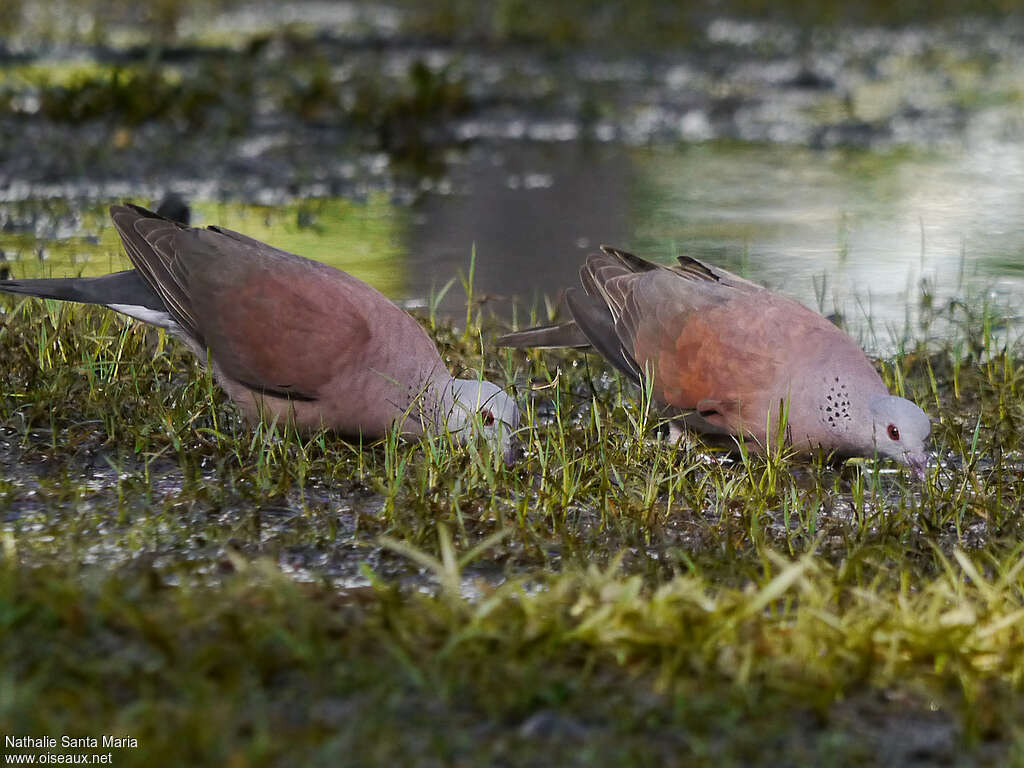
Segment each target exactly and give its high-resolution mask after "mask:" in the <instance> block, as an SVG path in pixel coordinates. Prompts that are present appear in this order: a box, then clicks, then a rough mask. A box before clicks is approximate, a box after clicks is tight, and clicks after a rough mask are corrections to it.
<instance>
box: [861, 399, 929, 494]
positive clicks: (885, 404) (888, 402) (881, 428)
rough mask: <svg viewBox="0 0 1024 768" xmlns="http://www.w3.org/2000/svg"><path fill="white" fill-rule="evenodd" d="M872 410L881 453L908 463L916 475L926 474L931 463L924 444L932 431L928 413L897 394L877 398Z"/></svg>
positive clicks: (872, 419) (877, 444)
mask: <svg viewBox="0 0 1024 768" xmlns="http://www.w3.org/2000/svg"><path fill="white" fill-rule="evenodd" d="M869 410H870V414H871V426H872V431H873V434H874V443H875V450H876V451H877V452H878V454H879V455H880V456H888V457H889V458H890V459H895V460H896V461H901V462H903V463H904V464H907V465H909V466H910V468H911V469H912V470H914V474H916V475H917V476H918V477H923V476H924V468H925V465H926V464H927V462H928V452H927V451H925V448H924V444H925V441H927V440H928V435H929V433H930V432H931V431H932V424H931V422H930V421H929V420H928V416H927V415H926V414H925V412H924V411H922V410H921V409H920V408H918V407H917V406H916V405H914V403H912V402H910V401H909V400H905V399H904V398H902V397H896V396H894V395H883V396H881V397H876V398H874V399H873V400H872V401H871V403H870V406H869Z"/></svg>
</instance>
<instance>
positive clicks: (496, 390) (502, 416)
mask: <svg viewBox="0 0 1024 768" xmlns="http://www.w3.org/2000/svg"><path fill="white" fill-rule="evenodd" d="M451 396H452V402H451V406H450V407H449V408H448V409H447V416H446V417H445V419H444V423H445V426H446V427H447V429H448V431H449V432H450V433H451V434H452V435H454V436H455V437H457V438H458V439H459V442H462V443H466V442H468V441H469V440H470V439H472V437H473V435H474V434H476V433H477V430H479V434H480V435H481V436H482V437H483V438H484V439H485V440H486V441H487V443H488V444H489V445H490V446H491V448H492V449H495V450H500V451H501V455H502V456H503V457H504V459H505V463H506V464H508V465H511V464H512V463H513V462H514V461H515V459H516V457H517V453H518V445H517V442H516V440H515V437H514V436H513V433H514V432H515V431H516V430H517V429H518V428H519V408H518V406H516V401H515V400H513V399H512V398H511V397H509V396H508V394H507V393H506V392H505V391H504V390H503V389H501V388H500V387H498V386H496V385H495V384H492V383H491V382H489V381H483V380H480V379H452V380H451Z"/></svg>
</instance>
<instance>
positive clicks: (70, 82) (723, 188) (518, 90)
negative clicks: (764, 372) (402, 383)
mask: <svg viewBox="0 0 1024 768" xmlns="http://www.w3.org/2000/svg"><path fill="white" fill-rule="evenodd" d="M1022 22H1024V15H1022V3H1021V2H1018V1H1017V0H993V1H992V2H970V1H969V0H946V2H924V0H922V1H921V2H915V1H910V2H902V3H900V2H896V3H893V2H881V1H878V2H868V3H861V4H851V3H847V2H840V1H839V0H823V2H817V3H813V4H812V3H804V2H796V1H795V0H773V2H760V1H759V0H720V1H719V2H704V3H690V4H680V3H675V2H670V1H669V0H632V1H631V2H628V3H626V2H608V1H603V0H561V1H560V2H546V3H543V4H541V3H528V2H525V0H443V1H442V2H416V1H415V0H395V2H392V3H376V2H374V3H371V2H327V1H324V0H317V1H314V0H309V1H303V0H299V1H295V2H270V1H261V0H255V1H253V0H151V1H150V2H148V3H135V2H128V0H113V1H111V0H103V1H102V2H100V1H99V0H55V1H53V2H32V1H31V0H3V12H2V13H0V251H2V259H3V261H2V262H0V271H3V272H7V273H10V274H12V275H14V276H40V275H66V274H99V273H102V272H106V271H109V270H111V269H118V268H123V267H124V266H125V262H124V260H123V258H122V256H121V255H120V252H119V246H118V243H117V241H116V237H115V235H114V234H113V231H112V229H111V228H110V226H109V224H108V222H107V218H106V206H107V205H109V204H110V203H111V202H114V201H119V200H124V199H129V200H135V201H138V202H142V203H149V204H153V205H155V204H157V203H158V202H159V201H160V200H161V199H162V198H164V196H165V195H167V194H168V193H176V194H178V195H180V196H181V197H183V198H184V199H185V200H187V201H189V202H190V203H191V205H192V221H193V223H194V224H212V223H218V224H223V225H225V226H228V227H232V228H235V229H240V230H243V231H245V232H247V233H248V234H251V235H253V236H255V237H259V238H261V239H265V240H268V241H269V242H271V243H273V244H275V245H278V246H280V247H284V248H286V249H289V250H293V251H296V252H299V253H302V254H303V255H306V256H310V257H313V258H317V259H321V260H324V261H329V262H331V263H333V264H336V265H338V266H341V267H343V268H344V269H347V270H349V271H351V272H353V273H354V274H356V275H357V276H359V277H361V278H363V279H365V280H367V281H369V282H371V283H372V284H374V285H375V286H377V287H378V288H380V289H381V290H383V291H384V292H385V293H387V294H388V295H390V296H392V297H394V298H396V299H398V300H401V301H404V302H406V303H407V304H409V305H412V306H415V305H422V304H424V303H426V302H429V301H430V300H431V296H432V295H434V296H436V295H437V294H438V293H439V292H440V291H441V289H442V287H443V286H444V285H445V284H446V283H447V282H448V281H449V279H451V278H452V277H454V276H456V275H458V274H460V273H461V274H463V275H466V274H468V272H469V269H470V262H471V258H473V257H472V255H473V254H474V253H475V262H474V268H473V279H474V284H475V298H476V299H478V300H480V301H482V302H483V303H484V306H485V307H487V308H489V309H491V310H493V311H494V312H495V313H496V314H497V315H498V316H499V317H501V318H504V320H505V321H509V320H511V319H512V318H513V313H514V312H516V311H518V317H519V318H523V317H524V315H525V314H526V313H528V312H529V311H530V309H531V307H533V308H539V311H541V312H542V313H544V312H546V311H547V310H546V309H545V307H544V304H543V303H542V297H543V296H545V295H547V296H549V297H551V298H552V299H555V298H557V295H558V292H559V290H560V289H561V288H563V287H565V286H567V285H571V284H573V283H574V282H575V281H576V270H577V267H578V265H579V263H580V262H581V260H582V259H583V257H584V256H585V255H586V253H587V252H588V251H589V250H591V249H593V248H595V247H596V246H597V245H598V244H600V243H610V244H614V245H617V246H619V247H621V248H624V249H627V250H632V251H634V252H636V253H638V254H640V255H643V256H646V257H649V258H653V259H656V260H660V261H664V262H668V261H670V260H671V259H672V258H673V257H674V256H675V255H676V254H679V253H686V254H689V255H692V256H696V257H698V258H702V259H706V260H709V261H711V262H713V263H715V264H718V265H720V266H724V267H726V268H728V269H732V270H734V271H737V272H740V273H742V274H744V275H746V276H748V277H750V278H752V279H754V280H757V281H759V282H762V283H765V284H767V285H769V286H770V287H773V288H777V289H781V290H783V291H785V292H786V293H788V294H790V295H792V296H795V297H797V298H799V299H800V300H802V301H804V302H805V303H807V304H808V305H810V306H812V307H815V308H817V309H820V310H821V311H824V312H827V313H829V312H833V311H839V312H841V313H842V314H843V316H844V317H846V318H847V319H848V322H849V324H850V325H851V327H852V328H854V329H855V330H856V331H857V332H858V333H859V334H860V335H861V336H862V338H863V339H864V341H865V342H866V343H867V344H868V345H869V346H872V347H873V348H874V349H875V350H876V351H878V350H882V349H885V348H887V347H890V346H892V345H894V344H896V343H898V341H899V339H900V338H902V336H903V335H904V334H905V333H906V332H907V331H908V330H909V329H912V328H916V324H918V323H919V322H922V321H923V319H924V315H927V314H928V312H929V308H930V307H934V306H936V305H948V303H949V302H950V301H951V300H953V299H956V298H960V297H964V296H972V297H973V298H972V300H977V299H979V298H988V299H992V300H996V301H1000V302H1009V303H1012V302H1014V300H1015V299H1016V298H1017V297H1018V296H1019V295H1020V293H1021V288H1022V286H1024V282H1022V281H1024V260H1022V256H1024V23H1022ZM516 301H517V302H518V310H514V309H513V306H515V304H514V302H516ZM463 302H464V294H463V292H462V289H461V287H459V286H456V288H453V289H452V290H450V291H448V293H447V294H445V295H444V296H443V298H442V299H441V300H440V306H441V308H442V311H448V312H452V313H455V312H457V311H458V310H459V309H460V308H462V307H463Z"/></svg>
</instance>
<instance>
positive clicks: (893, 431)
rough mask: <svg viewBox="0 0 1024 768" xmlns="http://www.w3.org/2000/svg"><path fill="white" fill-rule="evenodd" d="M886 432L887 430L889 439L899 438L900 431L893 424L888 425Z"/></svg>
mask: <svg viewBox="0 0 1024 768" xmlns="http://www.w3.org/2000/svg"><path fill="white" fill-rule="evenodd" d="M888 432H889V439H890V440H899V439H900V431H899V430H898V429H897V428H896V425H895V424H890V425H889V430H888Z"/></svg>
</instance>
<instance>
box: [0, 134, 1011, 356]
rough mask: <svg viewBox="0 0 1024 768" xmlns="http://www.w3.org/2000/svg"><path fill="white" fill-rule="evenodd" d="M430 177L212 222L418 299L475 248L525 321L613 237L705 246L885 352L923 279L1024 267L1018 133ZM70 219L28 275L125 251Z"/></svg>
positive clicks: (33, 241)
mask: <svg viewBox="0 0 1024 768" xmlns="http://www.w3.org/2000/svg"><path fill="white" fill-rule="evenodd" d="M424 185H425V187H429V189H428V191H427V192H425V193H424V194H423V195H421V196H420V198H419V199H418V200H417V201H416V202H415V203H414V204H413V205H412V206H406V205H401V204H396V203H394V202H393V201H391V200H389V199H388V198H387V197H386V196H384V195H383V194H377V195H371V196H370V198H369V199H368V200H366V201H365V202H352V201H348V200H338V199H321V200H305V201H301V202H299V203H294V204H292V205H288V206H281V207H263V206H253V205H243V204H237V203H230V204H221V203H212V202H209V201H203V200H199V201H195V203H194V206H193V207H194V211H195V218H194V223H195V224H198V225H206V224H213V223H217V224H221V225H223V226H226V227H229V228H232V229H237V230H240V231H243V232H245V233H247V234H249V235H252V236H253V237H257V238H259V239H263V240H266V241H268V242H270V243H272V244H274V245H277V246H279V247H282V248H285V249H287V250H291V251H294V252H296V253H300V254H303V255H305V256H309V257H311V258H315V259H320V260H322V261H325V262H328V263H332V264H335V265H337V266H339V267H342V268H343V269H346V270H348V271H350V272H352V273H353V274H355V275H356V276H358V277H360V278H362V279H364V280H366V281H367V282H369V283H371V284H372V285H374V286H376V287H378V288H379V289H380V290H382V291H383V292H384V293H385V294H387V295H389V296H392V297H394V298H396V299H401V300H408V301H410V302H411V303H413V304H416V303H422V302H424V301H426V300H427V299H428V298H429V297H430V296H431V294H432V293H433V292H435V291H436V290H437V289H439V288H440V287H441V286H442V285H444V284H445V283H446V282H447V281H448V280H449V279H450V278H452V277H453V276H455V275H457V274H458V273H459V272H462V273H466V272H467V271H468V268H469V263H470V255H471V253H472V251H473V249H474V247H475V250H476V267H475V288H476V293H477V295H478V296H479V295H487V296H489V297H490V298H491V301H489V302H488V305H489V306H490V308H491V309H493V310H494V311H496V312H498V313H499V314H501V315H504V316H505V317H509V316H510V315H511V311H512V310H511V307H512V301H513V299H518V300H519V302H520V308H521V309H523V308H529V307H530V306H531V305H532V306H540V298H541V297H542V296H544V295H547V296H551V297H554V296H556V295H557V294H558V292H559V291H560V290H561V289H562V288H564V287H566V286H569V285H574V284H576V282H577V269H578V266H579V264H580V262H581V260H582V259H583V257H584V256H585V254H586V252H587V251H589V250H591V249H593V248H595V247H596V246H597V245H598V244H600V243H602V242H607V243H611V244H615V245H617V246H620V247H623V248H626V249H631V250H634V251H635V252H637V253H639V254H641V255H644V256H647V257H650V258H653V259H655V260H661V261H665V262H669V261H671V259H672V258H673V256H674V255H675V254H676V253H686V254H690V255H693V256H696V257H698V258H702V259H706V260H708V261H711V262H713V263H715V264H718V265H721V266H723V267H726V268H728V269H731V270H734V271H737V272H740V273H742V274H744V275H745V276H747V277H750V278H751V279H754V280H756V281H758V282H762V283H764V284H767V285H769V286H771V287H773V288H776V289H779V290H782V291H784V292H785V293H787V294H789V295H791V296H794V297H795V298H797V299H799V300H801V301H803V302H804V303H806V304H808V305H810V306H812V307H815V308H817V309H820V310H822V311H825V312H831V311H834V310H836V309H838V310H839V311H841V312H842V313H843V314H844V315H845V316H846V317H847V318H848V320H850V321H851V323H852V326H853V328H854V330H855V331H862V332H863V331H865V329H866V328H867V323H865V321H864V316H865V313H870V315H871V317H872V320H873V328H874V333H875V336H874V337H873V338H872V337H868V338H866V341H867V343H868V344H870V345H871V346H873V347H874V348H876V349H884V348H887V347H890V346H891V343H892V340H893V337H894V336H898V335H899V333H900V331H901V330H902V329H903V328H904V327H905V325H906V323H907V322H908V318H910V320H912V319H913V313H914V310H915V306H916V299H917V296H918V292H919V283H920V281H921V280H922V279H926V280H928V281H930V283H931V286H932V290H933V292H934V294H935V295H937V296H938V297H939V298H940V299H942V298H948V297H953V296H962V295H964V294H965V292H968V291H974V292H975V295H977V291H978V290H979V289H980V288H985V289H988V290H991V291H994V292H995V293H996V295H997V296H999V297H1001V298H1005V299H1010V300H1013V299H1016V297H1017V295H1019V291H1020V287H1021V281H1022V279H1024V274H1022V267H1024V260H1022V255H1024V147H1022V146H1021V145H1019V144H1017V143H1013V142H1006V143H998V142H995V143H993V142H991V141H989V142H985V143H983V144H981V145H979V146H971V145H970V142H968V143H967V144H965V146H964V147H962V148H961V149H959V150H957V151H949V152H946V153H941V154H940V153H937V152H929V153H922V152H911V151H907V150H900V151H888V152H879V151H870V150H858V151H840V150H811V149H806V148H801V147H796V146H791V145H738V144H729V143H707V144H698V145H677V146H674V147H661V148H629V147H622V146H615V145H600V144H588V143H581V142H566V143H558V142H549V143H530V142H506V143H491V144H486V145H484V144H481V145H478V146H476V147H474V148H473V149H471V150H469V151H467V152H465V153H464V154H462V155H461V156H460V157H459V158H458V160H457V161H456V162H454V163H453V164H451V165H450V166H449V170H448V173H447V175H446V176H445V177H444V178H442V179H440V180H437V181H433V182H429V183H428V182H424ZM0 213H3V211H0ZM68 215H69V216H71V219H70V223H68V222H63V223H62V220H61V219H60V217H59V216H57V215H56V214H53V215H50V218H49V219H47V218H46V217H45V216H44V217H42V218H41V219H39V220H36V219H31V222H32V223H31V226H28V225H26V228H25V231H17V227H8V228H7V229H8V230H9V231H7V232H0V249H2V250H3V251H4V252H5V254H6V255H7V257H8V258H9V259H11V258H15V259H16V260H14V261H12V262H11V263H10V268H11V271H12V272H13V274H14V276H38V275H67V274H86V275H91V274H100V273H102V272H107V271H110V270H112V269H119V268H123V267H124V266H125V261H124V259H123V257H122V256H121V255H120V252H119V251H120V249H119V244H118V241H117V238H116V235H115V233H114V231H113V229H112V228H111V227H110V226H109V223H108V222H107V221H106V217H105V213H104V211H103V208H102V207H100V206H96V207H95V208H92V209H89V210H87V211H85V212H78V213H75V214H73V215H72V214H68ZM16 218H17V217H14V218H11V216H8V217H7V219H6V220H7V221H8V222H10V221H14V220H15V219H16ZM46 232H53V233H55V234H54V236H53V237H52V238H51V239H46V238H45V233H46ZM71 233H74V234H71ZM965 281H966V282H965ZM463 307H464V304H463V295H462V291H461V289H459V288H458V287H456V288H455V289H454V290H452V291H450V292H449V293H448V294H447V296H446V297H445V299H444V301H443V302H442V304H441V310H442V312H448V313H450V314H452V315H454V316H456V317H458V316H459V315H460V313H461V310H462V309H463Z"/></svg>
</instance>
